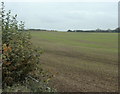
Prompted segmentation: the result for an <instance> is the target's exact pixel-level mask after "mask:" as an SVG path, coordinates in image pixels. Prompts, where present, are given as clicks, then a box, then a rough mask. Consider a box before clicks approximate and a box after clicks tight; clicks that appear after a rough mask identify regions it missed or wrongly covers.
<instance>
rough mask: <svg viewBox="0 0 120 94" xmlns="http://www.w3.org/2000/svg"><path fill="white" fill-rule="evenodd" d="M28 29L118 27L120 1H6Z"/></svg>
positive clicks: (64, 29) (7, 5) (6, 6)
mask: <svg viewBox="0 0 120 94" xmlns="http://www.w3.org/2000/svg"><path fill="white" fill-rule="evenodd" d="M5 8H6V10H11V11H12V14H17V15H18V20H19V21H21V20H22V21H25V27H26V28H27V29H30V28H36V29H48V30H60V31H66V30H69V29H71V30H80V29H82V30H91V29H97V28H100V29H108V28H110V29H115V28H117V27H118V2H5Z"/></svg>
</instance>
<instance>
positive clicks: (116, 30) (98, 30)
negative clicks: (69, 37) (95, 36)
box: [67, 27, 120, 33]
mask: <svg viewBox="0 0 120 94" xmlns="http://www.w3.org/2000/svg"><path fill="white" fill-rule="evenodd" d="M67 32H116V33H119V32H120V27H119V28H116V29H114V30H111V29H107V30H102V29H96V30H68V31H67Z"/></svg>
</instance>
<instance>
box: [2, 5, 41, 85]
mask: <svg viewBox="0 0 120 94" xmlns="http://www.w3.org/2000/svg"><path fill="white" fill-rule="evenodd" d="M1 12H2V13H1V18H2V62H3V64H2V79H3V87H5V86H11V85H13V84H14V83H15V82H20V81H23V80H24V79H25V77H26V76H27V75H28V74H29V73H30V72H33V71H35V70H36V68H37V64H38V63H39V59H40V54H41V50H40V49H38V48H35V47H33V45H32V43H31V41H30V39H31V36H30V34H29V33H28V32H25V31H24V23H23V22H21V23H20V24H18V21H17V20H16V17H17V15H15V16H11V12H10V11H9V12H8V13H6V14H5V10H4V3H2V11H1Z"/></svg>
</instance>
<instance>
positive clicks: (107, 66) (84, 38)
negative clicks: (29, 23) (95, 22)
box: [31, 31, 118, 92]
mask: <svg viewBox="0 0 120 94" xmlns="http://www.w3.org/2000/svg"><path fill="white" fill-rule="evenodd" d="M31 34H32V42H33V43H34V45H36V46H40V47H41V48H43V49H44V53H43V54H42V55H41V64H42V65H41V66H42V67H43V68H44V69H45V70H48V71H50V72H52V73H53V74H54V75H55V77H54V78H53V80H52V81H51V85H52V86H53V87H54V88H56V89H57V91H59V92H101V91H102V92H106V91H110V92H114V91H117V90H118V34H117V33H75V32H37V31H33V32H31Z"/></svg>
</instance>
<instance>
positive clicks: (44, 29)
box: [26, 29, 57, 32]
mask: <svg viewBox="0 0 120 94" xmlns="http://www.w3.org/2000/svg"><path fill="white" fill-rule="evenodd" d="M26 31H41V32H42V31H43V32H44V31H45V32H49V31H52V32H57V30H45V29H26Z"/></svg>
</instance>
